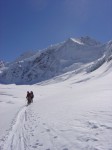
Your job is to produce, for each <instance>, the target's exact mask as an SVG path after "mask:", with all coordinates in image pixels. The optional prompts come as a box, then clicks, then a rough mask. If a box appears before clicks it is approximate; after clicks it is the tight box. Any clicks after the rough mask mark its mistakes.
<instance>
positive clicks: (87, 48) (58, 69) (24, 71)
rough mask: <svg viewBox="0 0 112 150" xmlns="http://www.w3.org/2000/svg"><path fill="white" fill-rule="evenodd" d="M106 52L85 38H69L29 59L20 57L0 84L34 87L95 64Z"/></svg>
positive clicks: (4, 74) (101, 45)
mask: <svg viewBox="0 0 112 150" xmlns="http://www.w3.org/2000/svg"><path fill="white" fill-rule="evenodd" d="M107 50H108V48H107V46H106V44H100V43H99V42H97V41H95V40H93V39H91V38H89V37H81V38H79V39H74V38H70V39H68V40H67V41H65V42H62V43H60V44H57V45H54V46H50V47H48V48H47V49H45V50H41V51H39V52H37V53H35V54H33V55H32V56H31V57H29V55H26V56H25V55H23V57H20V58H19V59H17V60H18V61H16V62H14V63H12V64H11V65H10V66H9V68H7V69H6V70H5V71H4V72H3V73H2V74H1V75H0V82H1V83H16V84H33V83H37V82H40V81H43V80H47V79H50V78H52V77H55V76H57V75H61V74H63V73H65V72H68V71H71V70H76V69H78V68H80V67H82V65H85V64H86V63H90V62H93V61H96V60H97V59H99V58H100V57H102V55H103V54H104V52H105V51H107ZM19 60H20V61H19Z"/></svg>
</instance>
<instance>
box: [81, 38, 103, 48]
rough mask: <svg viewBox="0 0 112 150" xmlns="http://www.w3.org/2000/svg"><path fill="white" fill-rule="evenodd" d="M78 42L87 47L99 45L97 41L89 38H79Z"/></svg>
mask: <svg viewBox="0 0 112 150" xmlns="http://www.w3.org/2000/svg"><path fill="white" fill-rule="evenodd" d="M79 41H80V42H81V43H83V44H85V45H88V46H95V45H100V44H101V43H100V42H99V41H96V40H95V39H93V38H91V37H89V36H85V37H80V38H79Z"/></svg>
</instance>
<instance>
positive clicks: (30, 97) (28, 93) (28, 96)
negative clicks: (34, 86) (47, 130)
mask: <svg viewBox="0 0 112 150" xmlns="http://www.w3.org/2000/svg"><path fill="white" fill-rule="evenodd" d="M33 98H34V94H33V92H32V91H31V92H29V91H27V96H26V99H27V104H28V105H29V104H31V103H32V102H33Z"/></svg>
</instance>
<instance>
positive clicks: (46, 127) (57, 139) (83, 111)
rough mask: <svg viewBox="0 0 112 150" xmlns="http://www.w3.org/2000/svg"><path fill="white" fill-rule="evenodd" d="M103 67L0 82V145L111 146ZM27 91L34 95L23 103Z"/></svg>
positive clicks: (33, 148) (108, 149) (18, 149)
mask: <svg viewBox="0 0 112 150" xmlns="http://www.w3.org/2000/svg"><path fill="white" fill-rule="evenodd" d="M109 66H110V64H108V66H107V65H106V64H104V65H103V66H101V67H100V68H99V69H98V70H96V71H94V72H92V73H89V74H84V73H80V74H77V75H75V76H74V75H73V74H72V73H73V72H69V73H67V74H65V75H63V76H60V77H57V78H54V79H51V80H48V81H46V82H42V83H40V84H35V85H31V86H29V85H23V86H21V85H20V86H19V85H18V86H16V85H0V96H1V99H0V120H2V121H1V123H0V129H2V130H0V150H112V119H111V118H112V82H111V79H112V73H111V68H110V69H109V70H107V68H108V67H109ZM71 74H72V75H71ZM69 77H70V78H69ZM63 78H64V80H63ZM66 78H67V79H68V80H66ZM60 81H61V82H60ZM63 81H64V82H63ZM28 90H29V91H31V90H32V91H33V92H34V95H35V98H34V103H33V104H31V105H29V106H26V100H25V96H26V95H25V94H26V92H27V91H28ZM10 126H11V127H10Z"/></svg>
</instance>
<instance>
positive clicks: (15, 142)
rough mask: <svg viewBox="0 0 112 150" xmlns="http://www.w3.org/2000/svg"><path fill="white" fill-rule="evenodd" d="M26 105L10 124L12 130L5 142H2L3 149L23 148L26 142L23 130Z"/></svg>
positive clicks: (21, 149) (22, 149)
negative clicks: (11, 124)
mask: <svg viewBox="0 0 112 150" xmlns="http://www.w3.org/2000/svg"><path fill="white" fill-rule="evenodd" d="M26 111H27V109H26V107H23V108H22V109H21V110H20V111H19V113H18V115H17V117H16V119H15V123H14V124H13V126H12V130H11V131H10V132H9V135H8V137H7V140H6V142H5V143H4V147H3V149H4V150H25V149H26V146H27V145H26V143H25V135H24V134H25V132H24V128H23V127H24V124H25V121H26V117H27V116H26V115H27V112H26Z"/></svg>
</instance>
